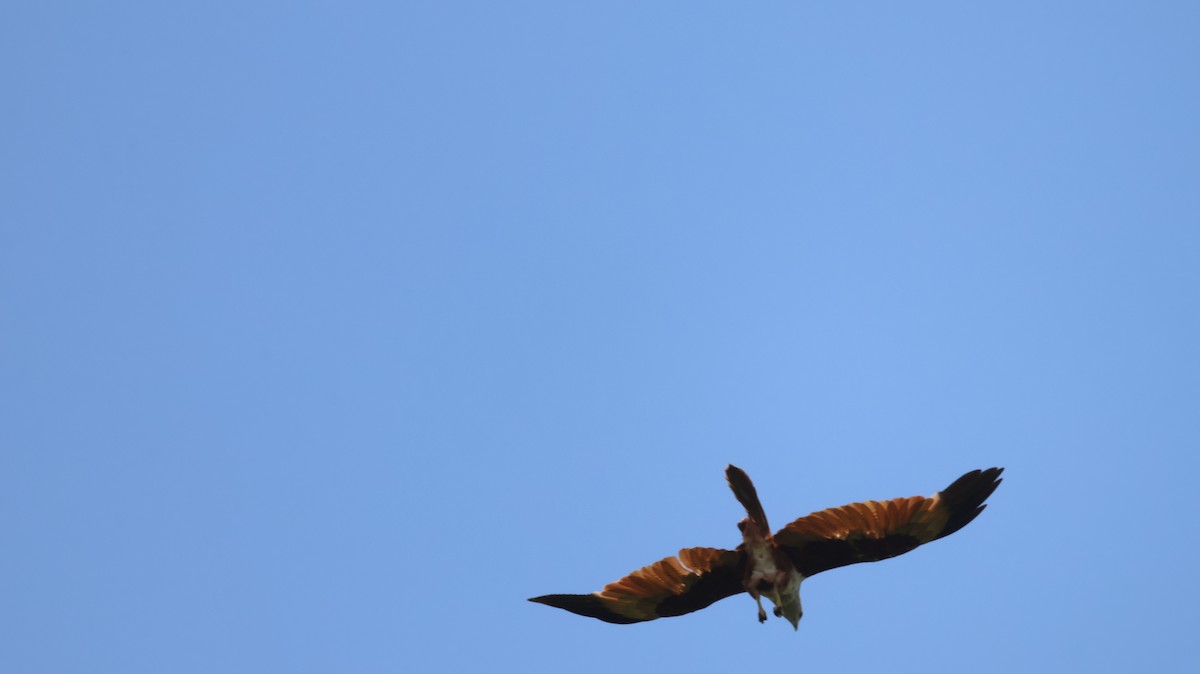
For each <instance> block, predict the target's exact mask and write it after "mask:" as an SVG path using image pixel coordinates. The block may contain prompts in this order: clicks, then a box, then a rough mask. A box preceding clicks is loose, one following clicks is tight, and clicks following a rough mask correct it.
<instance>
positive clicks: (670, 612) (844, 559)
mask: <svg viewBox="0 0 1200 674" xmlns="http://www.w3.org/2000/svg"><path fill="white" fill-rule="evenodd" d="M1003 470H1004V469H1003V468H988V469H987V470H973V471H971V472H969V473H967V474H966V475H963V476H962V477H960V478H958V479H957V480H955V481H954V482H953V483H952V484H951V485H950V486H949V487H946V488H945V489H943V490H942V491H940V492H938V493H936V494H934V495H933V496H930V497H924V496H911V497H909V498H896V499H892V500H890V501H863V502H861V503H851V504H849V505H844V506H840V507H837V508H829V509H827V510H820V511H817V512H815V513H812V514H811V515H806V516H804V517H801V518H800V519H798V520H796V521H794V522H792V523H791V524H788V525H787V526H785V527H783V528H782V529H780V530H779V531H776V532H775V533H774V535H772V534H771V529H770V527H769V526H768V525H767V516H766V514H765V513H764V512H763V508H762V504H761V503H759V501H758V492H757V491H756V490H755V489H754V483H752V482H751V481H750V476H748V475H746V473H745V471H743V470H742V469H741V468H738V467H737V466H733V465H730V466H728V467H727V468H726V469H725V477H726V479H728V481H729V488H730V489H732V490H733V495H734V496H735V497H737V500H738V501H739V502H741V504H742V506H743V507H745V508H746V515H747V516H746V518H745V519H743V520H742V521H741V522H739V523H738V529H740V530H741V532H742V543H741V545H739V546H737V548H735V549H733V550H720V549H717V548H684V549H682V550H680V551H679V555H678V556H675V557H667V558H665V559H663V560H661V561H658V562H655V563H653V564H651V565H649V566H645V567H642V568H640V569H638V570H637V571H634V572H633V573H631V574H629V575H628V576H625V577H624V578H622V579H621V580H618V581H616V582H614V583H609V584H608V585H605V586H604V589H603V590H600V591H599V592H593V593H591V594H548V595H544V596H541V597H533V598H532V599H530V600H529V601H532V602H537V603H539V604H546V605H547V606H554V607H557V608H561V609H566V610H568V611H570V612H572V613H576V614H578V615H582V616H587V617H589V618H598V619H600V620H603V621H605V622H610V623H618V624H629V623H637V622H645V621H647V620H654V619H655V618H666V617H670V616H678V615H683V614H685V613H691V612H692V611H699V610H700V609H702V608H705V607H706V606H709V605H710V604H712V603H713V602H716V601H719V600H721V599H724V598H725V597H730V596H733V595H735V594H740V593H742V592H747V593H749V594H750V596H751V597H753V598H754V601H755V602H756V603H757V604H758V621H759V622H760V623H761V622H766V620H767V612H766V611H765V610H764V609H763V605H762V597H766V598H767V599H769V600H771V602H773V603H774V604H775V609H774V613H775V615H776V616H778V617H783V618H786V619H787V620H788V622H790V623H791V624H792V627H793V628H794V629H799V627H800V616H801V615H803V610H802V608H801V606H800V583H801V581H803V580H804V579H806V578H809V577H811V576H814V575H816V574H818V573H821V572H822V571H828V570H829V569H836V568H838V567H840V566H846V565H848V564H855V563H858V562H878V561H879V560H881V559H888V558H889V557H895V556H897V555H902V554H904V553H906V552H908V551H909V550H912V549H913V548H916V547H917V546H919V545H921V544H923V543H928V542H930V541H935V540H937V539H939V538H941V537H943V536H949V535H950V534H952V533H954V532H956V531H958V530H959V529H961V528H963V527H964V526H966V525H967V523H969V522H970V521H971V520H973V519H975V517H976V516H978V515H979V513H981V512H983V509H984V508H986V507H987V506H986V505H984V503H983V502H984V501H985V500H987V498H988V497H989V496H991V495H992V492H994V491H995V490H996V487H998V486H1000V482H1001V480H1000V473H1001V472H1003Z"/></svg>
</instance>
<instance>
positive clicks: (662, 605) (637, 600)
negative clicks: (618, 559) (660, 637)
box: [529, 548, 745, 624]
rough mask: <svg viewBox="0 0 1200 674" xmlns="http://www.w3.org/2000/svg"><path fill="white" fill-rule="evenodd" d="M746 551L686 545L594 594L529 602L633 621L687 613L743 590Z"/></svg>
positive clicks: (622, 621) (605, 618) (610, 619)
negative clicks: (673, 553) (676, 554)
mask: <svg viewBox="0 0 1200 674" xmlns="http://www.w3.org/2000/svg"><path fill="white" fill-rule="evenodd" d="M744 565H745V561H744V555H743V553H742V552H740V551H737V550H719V549H716V548H684V549H682V550H680V551H679V556H678V557H667V558H666V559H663V560H661V561H658V562H655V563H653V564H651V565H649V566H644V567H642V568H640V569H638V570H637V571H634V572H633V573H631V574H629V575H628V576H625V577H624V578H622V579H621V580H618V581H616V582H614V583H609V584H608V585H605V586H604V589H603V590H601V591H599V592H593V593H591V594H548V595H545V596H542V597H534V598H532V599H530V600H529V601H532V602H537V603H539V604H545V605H547V606H555V607H557V608H561V609H566V610H568V611H570V612H572V613H577V614H579V615H582V616H588V617H590V618H599V619H600V620H603V621H605V622H610V623H618V624H627V623H637V622H643V621H646V620H654V619H655V618H666V617H669V616H677V615H683V614H685V613H691V612H692V611H699V610H700V609H702V608H704V607H706V606H708V605H709V604H712V603H713V602H715V601H718V600H721V599H724V598H725V597H729V596H732V595H735V594H737V593H739V592H743V591H744V590H745V588H743V587H742V572H743V570H744Z"/></svg>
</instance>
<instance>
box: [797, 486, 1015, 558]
mask: <svg viewBox="0 0 1200 674" xmlns="http://www.w3.org/2000/svg"><path fill="white" fill-rule="evenodd" d="M1003 470H1004V469H1003V468H989V469H987V470H973V471H971V472H969V473H967V474H966V475H963V476H962V477H960V478H958V479H957V480H955V481H954V483H953V484H951V485H950V486H949V487H946V488H945V489H944V490H942V491H941V492H938V493H937V494H934V495H933V496H931V497H929V498H926V497H923V496H912V497H909V498H897V499H892V500H890V501H864V502H862V503H851V504H849V505H844V506H839V507H837V508H829V509H827V510H821V511H818V512H815V513H813V514H811V515H807V516H805V517H801V518H800V519H798V520H796V521H794V522H792V523H791V524H789V525H787V526H785V527H784V528H782V529H780V530H779V532H778V533H776V534H775V542H776V543H777V544H778V545H779V546H780V547H781V548H782V549H783V551H784V552H785V553H787V555H788V557H789V558H791V560H792V563H793V564H795V565H796V568H797V569H798V570H799V571H800V573H801V574H803V575H804V576H805V577H808V576H812V575H814V574H817V573H820V572H822V571H828V570H829V569H836V568H838V567H839V566H846V565H847V564H855V563H857V562H877V561H879V560H881V559H888V558H889V557H895V556H896V555H902V554H904V553H906V552H908V551H909V550H912V549H913V548H915V547H917V546H919V545H922V544H924V543H928V542H930V541H934V540H937V539H939V538H941V537H943V536H949V535H950V534H952V533H954V532H955V531H958V530H959V529H961V528H963V527H964V526H966V525H967V524H968V523H969V522H970V521H971V520H973V519H975V517H976V516H978V515H979V513H981V512H983V509H984V508H986V507H987V506H985V505H984V504H983V502H984V501H985V500H987V498H988V497H989V496H991V495H992V492H994V491H995V490H996V487H998V486H999V485H1000V473H1001V472H1003Z"/></svg>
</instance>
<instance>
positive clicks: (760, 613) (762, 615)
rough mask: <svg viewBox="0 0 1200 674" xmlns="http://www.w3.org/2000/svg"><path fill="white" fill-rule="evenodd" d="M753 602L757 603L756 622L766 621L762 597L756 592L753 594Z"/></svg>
mask: <svg viewBox="0 0 1200 674" xmlns="http://www.w3.org/2000/svg"><path fill="white" fill-rule="evenodd" d="M754 603H756V604H758V622H760V623H765V622H767V612H766V610H764V609H763V606H762V597H761V596H759V595H757V594H756V595H754Z"/></svg>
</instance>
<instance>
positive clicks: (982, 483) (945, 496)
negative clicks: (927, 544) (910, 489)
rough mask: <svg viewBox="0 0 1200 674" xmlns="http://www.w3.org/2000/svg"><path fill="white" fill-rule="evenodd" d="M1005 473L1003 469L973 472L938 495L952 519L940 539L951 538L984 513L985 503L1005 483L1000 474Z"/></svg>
mask: <svg viewBox="0 0 1200 674" xmlns="http://www.w3.org/2000/svg"><path fill="white" fill-rule="evenodd" d="M1003 472H1004V469H1003V468H988V469H986V470H973V471H971V472H969V473H967V474H965V475H963V476H962V477H960V478H958V479H957V480H955V481H954V482H953V483H952V484H951V485H950V486H949V487H946V488H945V489H944V490H942V492H941V493H940V494H938V496H939V498H941V500H942V502H943V503H945V504H946V507H947V508H948V509H949V511H950V519H949V520H948V521H947V522H946V526H945V528H943V529H942V531H941V533H940V534H939V535H938V538H941V537H942V536H949V535H950V534H952V533H954V532H956V531H958V530H959V529H961V528H963V527H965V526H967V525H968V524H970V523H971V520H973V519H975V518H976V517H978V516H979V513H981V512H983V510H984V508H986V507H987V506H986V505H984V501H986V500H987V499H988V497H989V496H991V495H992V492H994V491H996V487H999V486H1000V483H1001V482H1003V480H1001V479H1000V474H1001V473H1003Z"/></svg>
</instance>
